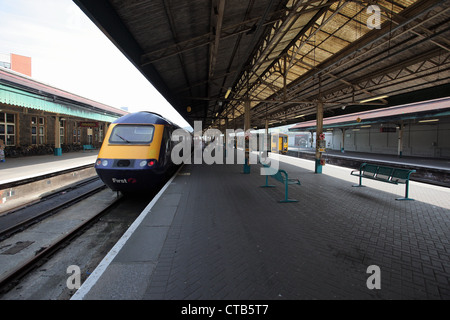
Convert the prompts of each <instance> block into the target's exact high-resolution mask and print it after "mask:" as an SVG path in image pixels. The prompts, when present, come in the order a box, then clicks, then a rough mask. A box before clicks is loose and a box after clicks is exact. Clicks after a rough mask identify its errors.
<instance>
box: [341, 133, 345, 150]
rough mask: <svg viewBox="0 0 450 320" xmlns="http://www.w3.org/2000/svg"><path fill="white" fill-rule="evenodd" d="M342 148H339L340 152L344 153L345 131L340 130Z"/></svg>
mask: <svg viewBox="0 0 450 320" xmlns="http://www.w3.org/2000/svg"><path fill="white" fill-rule="evenodd" d="M341 131H342V146H341V152H342V153H344V152H345V129H344V128H342V129H341Z"/></svg>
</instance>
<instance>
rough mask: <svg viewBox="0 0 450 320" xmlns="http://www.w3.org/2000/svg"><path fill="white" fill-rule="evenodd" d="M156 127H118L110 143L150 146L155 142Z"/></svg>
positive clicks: (114, 130)
mask: <svg viewBox="0 0 450 320" xmlns="http://www.w3.org/2000/svg"><path fill="white" fill-rule="evenodd" d="M154 131H155V127H154V126H152V125H117V126H115V127H114V128H113V130H112V132H111V136H110V137H109V143H115V144H149V143H150V142H152V140H153V132H154Z"/></svg>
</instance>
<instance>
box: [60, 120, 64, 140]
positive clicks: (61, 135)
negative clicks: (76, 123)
mask: <svg viewBox="0 0 450 320" xmlns="http://www.w3.org/2000/svg"><path fill="white" fill-rule="evenodd" d="M64 122H65V121H64V120H59V139H60V140H59V142H60V143H61V144H64V142H65V141H64Z"/></svg>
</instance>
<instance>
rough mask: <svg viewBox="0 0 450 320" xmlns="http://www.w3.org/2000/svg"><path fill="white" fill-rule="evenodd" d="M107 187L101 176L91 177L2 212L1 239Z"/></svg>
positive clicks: (0, 217) (0, 219)
mask: <svg viewBox="0 0 450 320" xmlns="http://www.w3.org/2000/svg"><path fill="white" fill-rule="evenodd" d="M105 188H106V186H105V185H104V183H103V182H102V181H101V180H100V178H98V177H94V178H89V179H86V180H83V181H81V182H79V183H77V184H74V185H72V186H70V187H67V188H64V189H62V190H59V191H57V192H54V193H51V194H49V195H47V196H44V197H42V198H41V199H40V200H39V201H37V202H33V203H31V204H28V205H25V206H22V207H21V208H17V209H14V210H12V211H10V212H7V213H6V214H2V215H1V216H0V241H1V240H3V239H5V238H7V237H10V236H11V235H12V234H14V233H15V232H18V231H21V230H23V229H24V228H26V227H28V226H30V225H33V224H34V223H36V222H39V221H41V220H42V219H44V218H45V217H48V216H51V215H53V214H55V213H57V212H58V211H59V210H61V209H63V208H66V207H69V206H71V205H73V204H75V203H77V202H79V201H82V200H83V199H86V198H88V197H90V196H91V195H93V194H95V193H97V192H99V191H101V190H104V189H105Z"/></svg>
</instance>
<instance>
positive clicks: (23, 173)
mask: <svg viewBox="0 0 450 320" xmlns="http://www.w3.org/2000/svg"><path fill="white" fill-rule="evenodd" d="M97 154H98V150H93V151H91V152H82V151H79V152H68V153H63V154H62V155H61V156H54V155H42V156H31V157H18V158H7V159H6V161H5V162H0V185H1V184H4V183H9V182H13V181H18V180H22V179H28V178H33V177H36V176H40V175H45V174H49V173H53V172H57V171H62V170H66V169H71V168H75V167H79V166H84V165H88V164H94V162H95V160H96V159H97Z"/></svg>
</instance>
